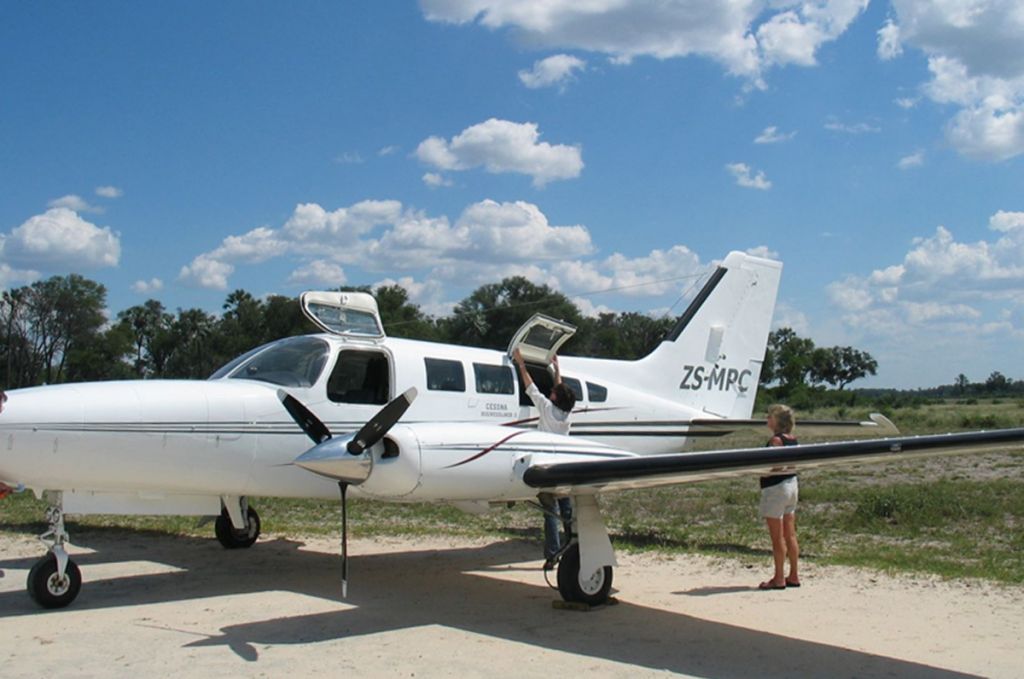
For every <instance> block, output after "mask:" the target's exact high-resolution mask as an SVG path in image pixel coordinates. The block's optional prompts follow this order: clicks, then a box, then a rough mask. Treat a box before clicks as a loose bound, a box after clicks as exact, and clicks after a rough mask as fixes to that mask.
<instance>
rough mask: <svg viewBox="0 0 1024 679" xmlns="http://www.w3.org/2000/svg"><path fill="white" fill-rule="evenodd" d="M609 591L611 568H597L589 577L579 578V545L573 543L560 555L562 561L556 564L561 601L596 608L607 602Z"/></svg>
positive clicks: (610, 587) (610, 586)
mask: <svg viewBox="0 0 1024 679" xmlns="http://www.w3.org/2000/svg"><path fill="white" fill-rule="evenodd" d="M581 580H582V582H581ZM611 589H612V567H611V566H602V567H601V568H598V569H597V570H596V571H594V572H593V573H591V575H590V577H584V578H581V577H580V546H579V543H574V544H573V545H572V546H571V547H569V549H568V550H567V551H566V552H565V554H563V555H562V560H561V561H559V562H558V593H559V594H561V595H562V598H563V599H565V600H566V601H578V602H580V603H584V604H588V605H590V606H598V605H600V604H603V603H606V602H607V601H608V593H609V592H610V591H611Z"/></svg>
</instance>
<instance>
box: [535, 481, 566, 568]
mask: <svg viewBox="0 0 1024 679" xmlns="http://www.w3.org/2000/svg"><path fill="white" fill-rule="evenodd" d="M537 499H538V500H540V506H541V507H543V508H544V558H545V559H550V558H551V557H553V556H554V555H555V554H557V553H558V550H559V549H561V546H562V541H561V539H560V538H559V535H558V529H559V528H560V526H559V525H558V524H559V523H561V524H562V525H564V526H565V539H566V540H568V539H569V531H570V527H571V526H572V500H570V499H569V498H567V497H560V498H556V497H555V496H554V495H552V494H551V493H540V494H539V495H537Z"/></svg>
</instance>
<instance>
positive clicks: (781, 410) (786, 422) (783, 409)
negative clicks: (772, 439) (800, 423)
mask: <svg viewBox="0 0 1024 679" xmlns="http://www.w3.org/2000/svg"><path fill="white" fill-rule="evenodd" d="M768 416H769V417H772V418H774V419H775V433H776V434H791V433H793V425H794V424H796V422H795V418H794V417H793V409H792V408H790V407H789V406H784V405H781V404H779V403H776V404H775V405H773V406H768Z"/></svg>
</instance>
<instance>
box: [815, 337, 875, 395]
mask: <svg viewBox="0 0 1024 679" xmlns="http://www.w3.org/2000/svg"><path fill="white" fill-rule="evenodd" d="M877 370H878V361H876V360H875V359H874V358H872V357H871V354H869V353H867V352H865V351H860V350H858V349H854V348H853V347H828V348H824V349H814V351H813V352H812V353H811V370H810V373H809V377H810V380H811V381H812V382H815V383H822V382H824V383H826V384H831V385H832V386H834V387H836V388H838V389H839V391H842V390H843V388H844V387H846V385H848V384H849V383H850V382H853V381H854V380H858V379H860V378H862V377H866V376H867V375H874V374H876V371H877Z"/></svg>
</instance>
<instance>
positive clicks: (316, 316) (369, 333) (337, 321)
mask: <svg viewBox="0 0 1024 679" xmlns="http://www.w3.org/2000/svg"><path fill="white" fill-rule="evenodd" d="M299 304H300V305H301V306H302V313H304V314H305V315H306V318H308V319H309V320H311V321H312V322H313V323H315V324H316V325H317V327H319V328H321V329H323V330H324V331H325V332H329V333H331V334H332V335H340V336H342V337H346V338H349V339H362V340H382V339H384V324H383V323H381V320H380V311H379V310H378V309H377V300H375V299H374V298H373V295H371V294H369V293H366V292H323V291H316V290H310V291H307V292H304V293H302V294H301V295H300V296H299Z"/></svg>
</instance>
